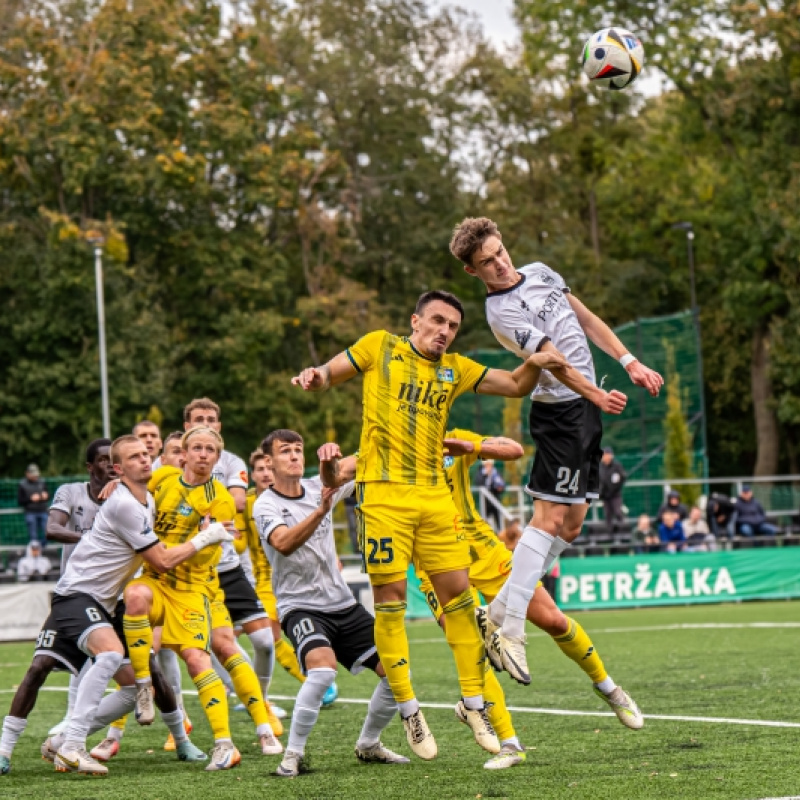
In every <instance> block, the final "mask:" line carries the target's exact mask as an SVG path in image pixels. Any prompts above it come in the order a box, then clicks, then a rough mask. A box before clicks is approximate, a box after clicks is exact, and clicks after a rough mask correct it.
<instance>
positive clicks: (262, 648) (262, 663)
mask: <svg viewBox="0 0 800 800" xmlns="http://www.w3.org/2000/svg"><path fill="white" fill-rule="evenodd" d="M247 636H248V638H249V639H250V643H251V644H252V645H253V670H254V671H255V673H256V675H257V676H258V682H259V684H261V693H262V694H263V695H264V699H265V700H266V699H267V697H268V695H269V685H270V683H272V670H273V669H274V668H275V639H274V638H273V636H272V628H270V627H266V628H260V629H259V630H257V631H253V632H252V633H248V634H247Z"/></svg>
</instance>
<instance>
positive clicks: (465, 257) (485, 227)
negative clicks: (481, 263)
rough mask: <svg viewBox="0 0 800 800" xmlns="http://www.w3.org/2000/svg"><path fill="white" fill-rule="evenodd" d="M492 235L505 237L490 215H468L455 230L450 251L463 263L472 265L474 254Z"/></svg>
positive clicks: (499, 237)
mask: <svg viewBox="0 0 800 800" xmlns="http://www.w3.org/2000/svg"><path fill="white" fill-rule="evenodd" d="M490 236H496V237H497V238H498V239H502V238H503V236H502V234H501V233H500V231H499V230H498V229H497V225H496V224H495V223H494V222H492V220H490V219H489V218H488V217H466V219H462V220H461V222H459V223H458V225H456V227H455V228H454V230H453V238H452V239H450V252H451V253H452V254H453V255H454V256H455V257H456V258H457V259H458V260H459V261H461V262H462V263H463V264H466V265H467V266H468V267H469V266H472V256H473V255H475V251H476V250H479V249H480V248H481V247H482V246H483V243H484V242H485V241H486V240H487V239H488V238H489V237H490Z"/></svg>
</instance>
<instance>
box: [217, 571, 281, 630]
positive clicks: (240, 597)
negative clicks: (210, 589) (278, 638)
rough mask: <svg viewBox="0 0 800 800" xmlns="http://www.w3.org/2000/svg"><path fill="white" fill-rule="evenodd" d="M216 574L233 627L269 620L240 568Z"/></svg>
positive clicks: (262, 605)
mask: <svg viewBox="0 0 800 800" xmlns="http://www.w3.org/2000/svg"><path fill="white" fill-rule="evenodd" d="M218 574H219V585H220V588H221V589H222V591H223V592H224V593H225V608H227V609H228V613H229V614H230V615H231V621H232V622H233V624H234V625H244V624H245V623H246V622H253V620H256V619H268V618H269V617H268V615H267V612H266V611H265V610H264V604H263V603H262V602H261V601H260V600H259V599H258V595H257V594H256V590H255V589H254V588H253V587H252V586H251V585H250V581H248V580H247V575H245V574H244V570H243V569H242V567H241V566H238V567H236V568H235V569H229V570H226V571H225V572H220V573H218Z"/></svg>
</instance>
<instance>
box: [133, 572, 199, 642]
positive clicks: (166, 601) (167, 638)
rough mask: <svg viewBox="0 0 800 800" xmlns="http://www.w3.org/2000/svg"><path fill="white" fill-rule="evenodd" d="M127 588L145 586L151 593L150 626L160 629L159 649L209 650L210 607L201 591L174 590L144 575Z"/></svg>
mask: <svg viewBox="0 0 800 800" xmlns="http://www.w3.org/2000/svg"><path fill="white" fill-rule="evenodd" d="M129 585H132V586H133V585H144V586H147V587H148V588H149V589H150V591H151V592H152V593H153V605H152V606H151V608H150V615H149V616H150V625H151V626H152V627H154V628H156V627H158V626H163V630H162V631H161V646H162V647H167V648H169V649H170V650H174V651H175V652H176V653H180V652H181V650H188V649H190V648H196V649H198V650H206V651H208V649H209V647H210V646H211V624H210V623H211V608H210V604H209V601H208V598H207V597H206V596H205V595H204V594H203V593H202V592H187V591H182V590H180V589H173V588H172V587H170V586H166V585H164V584H163V583H161V582H159V581H157V580H155V579H154V578H151V577H149V576H147V575H143V576H142V577H141V578H136V580H133V581H131V583H130V584H129Z"/></svg>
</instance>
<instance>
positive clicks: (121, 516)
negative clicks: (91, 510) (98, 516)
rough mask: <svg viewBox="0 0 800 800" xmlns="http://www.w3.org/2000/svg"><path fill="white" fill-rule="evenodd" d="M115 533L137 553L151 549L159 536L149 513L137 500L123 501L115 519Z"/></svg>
mask: <svg viewBox="0 0 800 800" xmlns="http://www.w3.org/2000/svg"><path fill="white" fill-rule="evenodd" d="M113 526H114V533H116V534H117V536H119V538H120V539H122V541H123V542H126V543H127V544H128V545H130V547H131V548H132V549H133V550H134V552H136V553H142V552H144V551H145V550H149V549H150V548H151V547H152V546H153V545H155V544H158V542H159V538H158V536H156V534H155V533H154V532H153V529H152V528H151V527H150V520H149V519H148V515H147V514H146V513H145V512H144V511H143V509H142V507H141V506H140V505H139V504H138V503H136V501H130V502H125V503H121V504H120V506H119V508H117V509H116V512H115V514H114V519H113Z"/></svg>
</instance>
